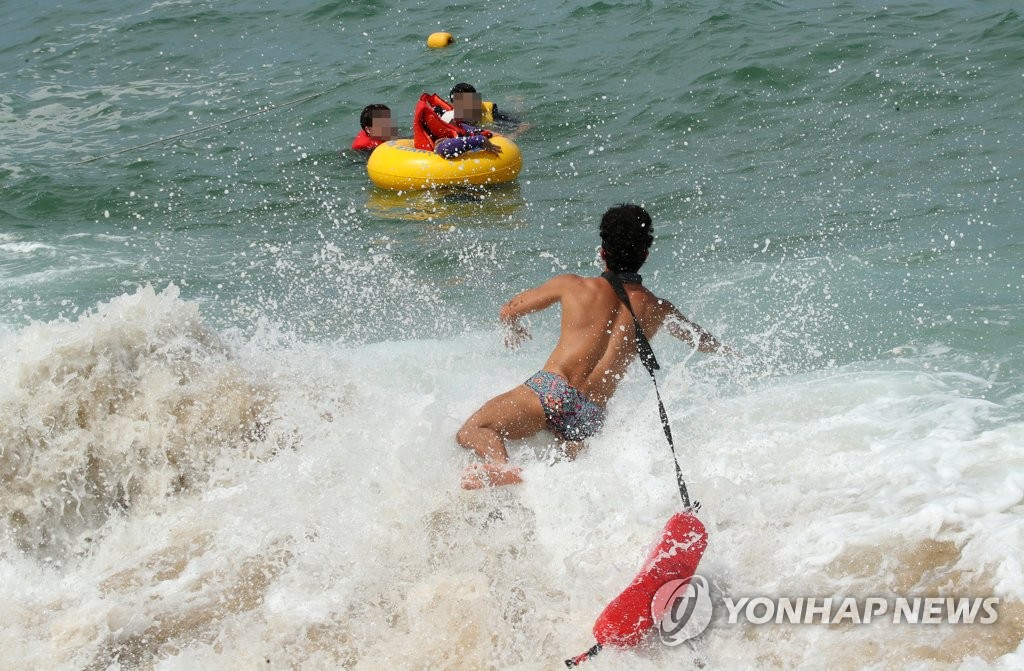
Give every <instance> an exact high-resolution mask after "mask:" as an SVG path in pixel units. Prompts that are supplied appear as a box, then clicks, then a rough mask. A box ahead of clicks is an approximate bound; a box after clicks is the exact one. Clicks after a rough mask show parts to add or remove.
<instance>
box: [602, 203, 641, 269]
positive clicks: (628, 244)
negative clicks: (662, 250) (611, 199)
mask: <svg viewBox="0 0 1024 671" xmlns="http://www.w3.org/2000/svg"><path fill="white" fill-rule="evenodd" d="M653 242H654V232H653V227H652V226H651V215H649V214H647V210H645V209H644V208H642V207H640V206H639V205H633V204H630V203H619V204H618V205H615V206H613V207H610V208H608V211H607V212H605V213H604V216H603V217H601V246H602V247H603V248H604V260H605V263H607V264H608V269H609V270H618V271H620V272H625V273H635V272H636V271H638V270H640V266H642V265H643V264H644V261H646V260H647V250H649V249H650V248H651V243H653Z"/></svg>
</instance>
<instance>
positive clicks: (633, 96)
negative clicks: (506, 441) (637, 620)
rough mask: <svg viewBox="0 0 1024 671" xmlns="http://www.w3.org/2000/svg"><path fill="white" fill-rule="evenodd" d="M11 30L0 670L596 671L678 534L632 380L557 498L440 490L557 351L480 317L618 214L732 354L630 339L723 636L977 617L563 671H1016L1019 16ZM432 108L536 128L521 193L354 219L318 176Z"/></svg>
mask: <svg viewBox="0 0 1024 671" xmlns="http://www.w3.org/2000/svg"><path fill="white" fill-rule="evenodd" d="M2 7H3V16H4V19H5V20H4V22H3V25H2V26H0V81H2V82H3V86H2V87H0V138H2V142H0V374H2V379H3V384H2V386H0V480H2V488H0V532H2V533H0V606H2V607H0V624H2V626H0V644H2V645H0V649H3V650H4V654H3V657H4V658H5V659H3V660H2V661H0V665H2V666H4V667H5V668H61V669H108V668H122V669H124V668H158V669H193V668H224V669H235V668H254V667H257V666H258V667H259V668H272V669H278V668H282V669H283V668H324V669H328V668H330V669H336V668H347V669H377V668H409V669H419V668H496V669H513V668H514V669H537V668H559V666H560V665H561V661H560V660H561V659H563V658H564V657H567V656H569V655H572V654H576V653H578V652H580V651H582V650H584V649H586V648H587V647H589V645H590V644H591V638H590V627H591V625H592V622H593V619H594V617H595V616H596V615H597V614H598V613H599V612H600V610H601V608H603V606H604V604H605V603H607V601H608V600H609V599H610V598H612V597H613V596H614V595H615V594H617V593H618V591H619V590H620V589H621V588H622V587H624V586H625V584H627V583H628V581H629V579H630V578H631V576H632V575H633V573H634V572H635V571H636V570H637V568H638V567H639V565H640V562H641V561H642V559H643V557H644V556H645V550H646V545H647V544H648V543H650V542H651V540H652V539H653V538H654V536H655V535H656V533H657V530H658V528H659V527H660V525H661V524H662V523H663V521H664V519H665V518H666V517H667V516H668V515H669V514H670V513H671V512H672V511H673V509H674V505H675V500H674V498H673V496H674V495H673V492H672V486H673V485H672V477H673V476H672V466H671V462H670V461H669V459H668V453H667V450H666V449H665V447H664V445H663V444H662V443H661V442H660V441H661V434H660V431H661V429H660V425H659V423H658V418H657V412H656V407H655V404H654V403H655V402H654V399H653V393H652V390H651V389H650V388H649V386H648V383H647V382H646V380H644V379H643V376H642V375H634V376H633V378H634V379H632V380H630V381H628V382H627V383H625V384H624V385H623V388H622V389H621V391H620V393H619V395H618V396H617V398H616V400H615V401H613V403H612V405H611V406H610V417H609V425H608V427H607V428H606V430H605V431H604V432H603V433H602V434H600V435H599V436H598V437H596V438H595V439H594V440H593V441H591V444H590V446H589V449H588V451H587V452H586V453H585V454H584V455H583V456H582V457H581V458H580V459H579V460H578V461H577V462H576V463H571V464H567V463H552V461H553V459H552V448H551V446H550V445H549V444H548V443H549V440H550V439H549V438H548V437H545V436H543V435H542V436H538V437H537V438H535V439H531V440H529V441H526V442H524V443H521V444H517V445H514V446H513V447H512V455H513V458H514V459H515V460H517V461H518V462H520V463H522V464H523V465H524V467H525V473H526V477H527V482H526V483H525V484H524V485H522V486H520V487H517V488H514V489H509V490H507V491H495V492H485V493H476V494H464V493H462V492H460V491H459V490H458V477H459V473H460V471H461V469H462V467H463V466H464V465H465V464H467V463H469V458H468V456H467V455H466V454H464V453H463V452H462V451H461V450H459V448H457V447H456V445H455V442H454V438H453V436H454V433H455V431H456V430H457V429H458V427H459V426H460V424H461V422H462V421H463V420H464V419H465V418H466V417H467V416H468V415H469V414H470V413H471V412H472V411H473V410H474V409H475V408H476V407H478V406H479V405H480V404H481V403H482V402H483V401H484V400H486V399H487V398H489V397H490V396H493V395H494V394H496V393H498V392H501V391H504V390H506V389H507V388H509V387H511V386H513V385H515V384H517V383H519V382H520V381H521V380H522V379H525V377H526V376H527V375H529V374H530V373H532V372H534V371H535V370H536V369H537V368H538V367H539V366H540V365H541V363H542V362H543V360H544V358H545V356H546V354H547V350H548V349H549V348H550V346H551V345H552V344H553V340H554V337H555V336H556V329H557V315H556V314H550V315H540V316H536V317H534V318H533V319H532V320H531V325H530V326H531V330H532V331H533V334H534V339H533V341H532V342H531V343H530V344H529V345H528V346H526V347H525V348H524V349H523V350H520V351H517V352H508V351H506V350H504V349H503V347H502V345H501V334H500V331H499V328H498V325H497V320H496V311H497V307H498V306H499V305H500V304H501V303H502V302H504V301H505V300H507V298H509V297H510V296H512V295H514V294H515V293H516V292H518V291H520V290H522V289H524V288H526V287H528V286H531V285H533V284H536V283H539V282H541V281H543V280H544V279H545V278H547V277H549V276H550V275H551V274H553V273H559V272H575V273H580V274H593V273H596V272H598V268H597V265H596V256H597V255H596V250H597V247H598V245H599V240H598V236H597V222H598V219H599V217H600V215H601V213H602V212H603V211H604V210H605V209H606V208H607V207H608V206H610V205H611V204H614V203H616V202H620V201H634V202H639V203H642V204H644V205H645V206H646V207H647V208H648V209H649V210H650V212H651V213H652V215H653V217H654V224H655V234H656V245H655V248H654V250H653V251H652V254H651V259H650V261H649V262H648V264H647V266H646V267H645V269H644V273H645V281H646V283H647V284H648V285H649V286H650V287H651V288H652V289H653V290H655V291H656V292H657V293H659V294H663V295H665V296H667V297H669V298H670V299H672V300H673V301H674V302H676V303H677V305H679V306H680V307H681V308H682V309H683V311H684V312H686V313H687V314H688V315H689V316H690V317H692V318H693V319H694V320H695V321H698V322H699V323H701V324H702V325H704V326H706V327H708V328H709V329H710V330H711V331H713V332H714V333H716V334H717V335H718V336H720V337H721V338H722V339H723V340H725V341H727V342H729V343H730V344H732V345H734V346H736V347H738V348H739V349H741V350H742V351H743V352H744V353H745V354H746V358H745V359H744V360H742V361H739V362H737V361H732V360H728V361H726V360H723V359H721V358H716V357H710V356H705V355H700V354H692V353H691V352H688V351H684V350H683V349H682V346H680V345H679V344H678V343H676V342H675V341H668V340H664V341H663V340H656V341H655V343H654V346H655V349H656V350H657V351H658V352H659V357H660V358H661V359H662V363H663V373H662V379H663V387H664V394H665V397H666V402H667V404H668V407H669V414H670V416H671V417H672V419H673V421H674V426H675V430H676V433H677V434H678V435H679V439H680V443H681V446H680V449H681V452H682V454H683V456H684V471H685V472H686V474H687V477H688V481H689V483H690V487H691V489H692V490H693V492H694V494H695V495H696V496H697V498H699V499H701V501H702V502H703V505H704V508H703V512H702V514H701V516H702V519H704V521H705V523H706V524H707V526H708V529H709V532H710V534H711V544H710V546H709V549H708V551H707V554H706V555H705V559H704V562H703V563H702V565H701V574H702V575H704V576H705V577H707V579H708V581H709V583H710V584H711V585H712V596H713V599H714V600H715V603H716V604H718V605H719V606H720V605H721V604H722V603H723V600H724V599H725V598H726V597H738V596H762V595H763V596H769V597H772V596H818V597H827V596H833V597H844V596H853V597H857V598H860V599H863V598H867V597H872V596H882V597H894V596H903V595H907V596H917V595H921V596H935V595H938V596H950V595H952V596H990V595H992V596H997V597H999V598H1000V599H1001V600H1002V601H1001V611H1000V619H999V621H998V622H997V623H996V624H994V625H985V626H982V625H972V626H952V625H941V626H937V625H929V626H925V625H918V626H914V625H909V626H906V625H886V624H885V623H877V626H876V624H872V625H860V626H857V625H844V626H838V627H825V626H820V625H819V626H814V625H806V626H795V625H762V626H754V625H743V624H733V625H730V624H729V623H728V622H726V621H725V619H724V615H722V614H723V613H724V612H725V611H724V608H720V609H719V610H717V611H716V613H717V615H716V618H715V619H713V621H712V625H711V627H710V628H709V630H708V631H707V632H706V633H705V634H703V635H702V636H701V637H699V638H697V639H695V640H694V641H691V642H689V643H687V644H685V645H683V646H681V647H669V646H666V645H663V644H660V643H659V642H658V641H657V638H656V637H655V639H654V640H652V641H651V642H650V643H649V644H645V645H644V646H642V647H641V648H640V649H638V650H630V651H614V650H612V651H608V652H607V653H602V655H601V656H600V657H598V658H597V659H595V660H594V661H593V662H592V664H593V667H594V668H595V669H599V668H603V669H677V668H695V667H696V668H716V669H717V668H737V669H740V668H742V669H746V668H762V669H789V668H797V667H799V668H850V669H854V668H858V669H859V668H878V669H889V668H919V669H936V668H941V669H985V668H1002V669H1015V668H1020V666H1021V664H1022V663H1024V649H1022V647H1021V641H1022V638H1024V568H1022V564H1021V560H1020V556H1021V550H1022V549H1024V522H1022V521H1021V513H1022V512H1024V473H1022V469H1024V393H1022V391H1021V390H1022V383H1024V365H1022V364H1024V338H1022V335H1024V324H1022V320H1024V301H1022V299H1021V295H1022V291H1021V286H1022V284H1024V267H1022V261H1024V242H1022V239H1021V236H1022V234H1024V229H1022V223H1021V222H1022V221H1024V188H1022V184H1021V180H1022V179H1024V158H1022V153H1021V151H1020V148H1021V147H1022V145H1024V123H1022V122H1024V113H1022V110H1024V100H1022V98H1024V14H1022V12H1021V9H1020V7H1019V6H1018V4H1017V3H1013V2H1007V1H990V0H981V1H977V2H951V1H947V2H938V1H936V2H893V3H883V2H873V1H872V2H832V3H825V2H767V1H759V2H754V1H742V2H739V1H737V2H706V1H699V2H685V3H668V2H637V3H619V2H603V1H598V2H585V1H584V2H576V1H573V2H570V1H566V2H543V3H536V4H534V3H515V2H491V3H470V2H461V3H449V4H438V3H426V2H408V3H402V2H384V1H375V2H325V3H319V4H318V3H297V2H292V1H291V0H285V1H283V2H275V3H270V2H249V3H242V2H214V1H207V2H201V1H198V0H197V1H191V0H168V1H162V2H138V3H131V2H130V3H123V2H112V1H111V0H95V1H94V2H89V3H67V4H57V3H53V2H47V1H44V2H38V3H14V2H10V1H8V2H4V3H3V4H2ZM438 30H445V31H450V32H452V33H453V34H454V35H455V36H456V39H457V42H456V44H454V45H452V46H451V47H449V48H447V49H443V50H429V49H427V48H426V47H425V39H426V37H427V35H428V34H429V33H431V32H434V31H438ZM458 81H467V82H470V83H473V84H475V85H476V86H477V88H478V89H479V90H480V91H482V92H483V94H484V98H485V99H488V100H493V101H495V102H497V104H498V105H499V107H501V108H503V109H505V110H507V111H509V112H511V113H513V114H514V115H516V116H518V117H520V118H521V119H523V120H524V121H526V122H527V123H528V124H529V127H528V128H527V129H525V130H524V131H523V132H522V134H521V135H520V136H519V137H518V138H517V142H518V144H519V146H520V148H521V150H522V152H523V156H524V167H523V171H522V173H521V174H520V177H519V179H518V181H517V182H516V183H514V184H508V185H503V186H500V187H495V188H493V189H490V190H489V191H487V192H486V193H484V194H483V195H481V194H473V193H427V194H423V193H420V194H389V193H385V192H381V191H378V190H376V189H375V188H374V187H372V185H371V183H370V182H369V180H368V178H367V176H366V171H365V165H364V162H363V161H362V160H361V159H359V158H357V157H354V156H351V155H349V154H348V153H347V152H345V151H340V150H343V149H344V148H346V147H347V146H348V144H349V142H350V141H351V139H352V136H353V135H354V134H355V132H356V130H357V129H358V128H357V126H358V121H357V120H358V113H359V110H360V109H361V108H362V107H363V105H365V104H367V103H369V102H383V103H386V104H388V105H390V106H391V108H392V110H393V113H394V116H395V118H396V120H397V122H398V126H399V129H400V130H401V131H402V132H403V134H408V133H409V128H408V126H409V123H410V118H411V111H412V107H413V104H414V102H415V100H416V98H417V97H418V96H419V94H420V93H422V92H424V91H436V92H438V93H441V94H445V93H446V92H447V91H448V89H449V88H450V87H451V86H452V85H453V84H454V83H455V82H458ZM315 94H320V95H318V96H316V97H315V98H311V99H308V100H305V101H303V102H300V103H298V104H295V105H289V106H285V107H281V108H278V109H273V110H271V109H270V108H271V107H275V106H279V105H282V104H284V103H288V102H290V101H294V100H299V99H303V98H307V97H309V96H314V95H315ZM261 110H266V113H264V114H258V115H253V116H248V118H244V119H239V120H235V121H231V120H234V119H238V118H239V117H244V116H247V115H252V114H253V113H255V112H259V111H261ZM226 121H230V123H227V124H225V125H220V126H216V127H213V128H209V129H207V130H204V131H202V132H200V133H194V134H189V135H186V136H183V137H180V138H178V139H174V140H170V141H166V142H157V141H158V140H160V139H162V138H168V137H172V136H176V135H179V134H181V133H186V132H188V131H194V130H198V129H203V128H206V127H208V126H212V125H214V124H220V123H221V122H226ZM150 143H153V144H150ZM147 144H148V145H149V146H145V147H142V148H139V149H136V150H133V151H129V152H125V153H119V154H116V155H113V156H108V157H106V158H102V159H101V160H98V161H92V162H84V161H87V160H88V159H90V158H95V157H102V156H106V155H108V154H113V153H115V152H119V151H121V150H123V149H128V148H131V147H134V146H137V145H147ZM639 372H640V373H642V370H640V371H639ZM495 510H500V511H502V513H501V515H495V514H494V511H495Z"/></svg>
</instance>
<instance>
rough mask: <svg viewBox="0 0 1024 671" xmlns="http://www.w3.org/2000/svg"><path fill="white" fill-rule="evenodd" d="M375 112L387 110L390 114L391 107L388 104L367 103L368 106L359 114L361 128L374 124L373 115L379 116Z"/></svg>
mask: <svg viewBox="0 0 1024 671" xmlns="http://www.w3.org/2000/svg"><path fill="white" fill-rule="evenodd" d="M374 112H387V113H388V114H390V113H391V108H390V107H388V106H387V105H381V104H380V103H375V104H373V105H367V106H366V107H364V108H363V111H362V113H361V114H360V115H359V127H360V128H369V127H370V126H372V125H373V117H374V116H378V115H375V114H374Z"/></svg>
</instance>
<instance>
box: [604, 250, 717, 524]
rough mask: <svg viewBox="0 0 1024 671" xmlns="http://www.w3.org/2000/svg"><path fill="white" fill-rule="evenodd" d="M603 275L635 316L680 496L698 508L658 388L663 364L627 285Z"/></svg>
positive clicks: (685, 505)
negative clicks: (691, 501)
mask: <svg viewBox="0 0 1024 671" xmlns="http://www.w3.org/2000/svg"><path fill="white" fill-rule="evenodd" d="M601 277H603V278H605V279H606V280H608V282H609V284H611V285H612V289H614V290H615V295H616V296H618V297H619V300H620V301H622V302H623V303H624V304H625V305H626V309H627V310H629V314H630V315H632V317H633V328H634V329H635V331H636V337H635V341H636V352H637V355H638V356H639V357H640V362H641V363H643V365H644V368H646V369H647V372H648V373H649V374H650V376H651V381H652V382H654V395H655V396H656V397H657V398H658V412H659V414H660V415H661V427H662V428H663V429H664V430H665V440H667V441H668V446H669V449H671V450H672V461H673V462H675V465H676V483H677V484H678V485H679V496H680V498H682V500H683V510H690V509H693V510H696V509H697V508H699V507H700V504H699V503H696V502H694V503H693V504H692V505H691V504H690V495H689V493H688V492H687V491H686V483H685V482H683V470H682V469H681V468H680V467H679V457H678V456H676V445H675V442H674V441H673V440H672V427H671V426H669V423H668V413H667V412H665V404H664V403H662V401H661V391H659V389H658V378H657V377H656V376H655V375H654V371H656V370H660V369H661V366H660V365H658V360H657V359H656V358H655V356H654V350H653V349H651V341H650V340H648V339H647V336H646V335H645V334H644V329H643V327H642V326H641V325H640V320H639V319H637V318H636V313H635V312H633V306H632V304H631V303H630V302H629V295H628V294H627V293H626V287H624V286H623V285H622V280H621V279H620V278H619V276H618V275H616V274H615V273H614V272H613V271H611V270H608V271H605V272H604V273H602V274H601Z"/></svg>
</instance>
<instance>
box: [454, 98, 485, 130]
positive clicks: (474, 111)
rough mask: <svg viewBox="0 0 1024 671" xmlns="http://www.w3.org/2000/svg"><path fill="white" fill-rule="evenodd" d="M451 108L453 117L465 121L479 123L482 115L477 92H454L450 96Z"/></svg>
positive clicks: (481, 106)
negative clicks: (452, 95)
mask: <svg viewBox="0 0 1024 671" xmlns="http://www.w3.org/2000/svg"><path fill="white" fill-rule="evenodd" d="M452 108H453V109H454V110H455V118H456V119H462V120H463V121H465V122H467V123H480V117H481V116H482V115H483V105H482V104H481V101H480V94H479V93H456V94H455V97H454V98H452Z"/></svg>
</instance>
